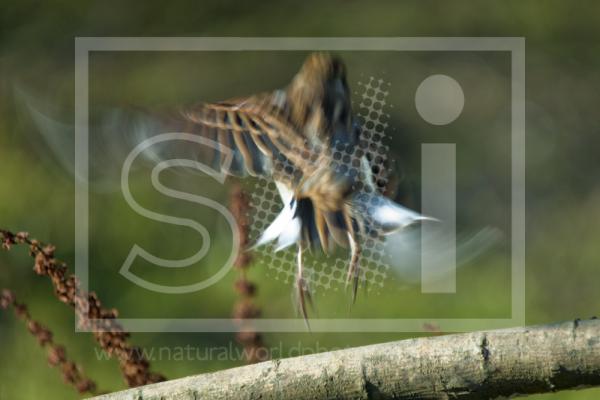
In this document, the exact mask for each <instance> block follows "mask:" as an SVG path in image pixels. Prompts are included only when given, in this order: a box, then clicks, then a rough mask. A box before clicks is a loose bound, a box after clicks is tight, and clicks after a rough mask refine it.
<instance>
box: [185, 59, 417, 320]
mask: <svg viewBox="0 0 600 400" xmlns="http://www.w3.org/2000/svg"><path fill="white" fill-rule="evenodd" d="M176 119H179V120H180V121H179V122H184V123H185V126H186V129H188V130H189V131H190V132H194V133H198V134H201V135H203V136H206V137H208V138H210V139H213V140H214V141H216V142H218V143H219V150H222V151H215V152H214V154H212V163H213V165H215V166H217V167H219V168H221V170H223V171H224V172H226V173H228V174H231V175H238V176H245V175H246V174H249V175H252V176H257V175H262V176H270V177H272V178H273V179H274V180H275V182H276V183H277V184H278V189H279V190H280V193H281V196H282V200H283V201H284V204H283V207H284V209H283V210H282V213H281V214H280V216H279V217H278V219H276V220H275V221H274V222H273V224H272V225H271V226H270V227H269V228H267V230H266V231H265V233H264V234H263V236H262V237H261V238H260V240H259V242H258V244H263V243H266V242H269V241H272V240H275V239H277V240H278V247H279V248H284V247H287V246H289V245H290V244H293V243H295V244H296V245H297V246H298V275H297V280H296V286H297V290H298V297H299V300H300V310H301V312H302V315H303V316H304V318H305V319H306V318H307V313H306V307H305V300H309V299H310V293H309V291H308V286H307V283H306V281H305V280H304V279H303V276H302V270H303V265H302V264H303V262H302V252H303V251H304V250H305V249H307V248H309V247H319V248H321V249H323V250H324V251H328V249H330V247H331V246H332V245H333V243H337V244H338V245H341V246H344V247H350V252H351V255H350V262H349V267H348V274H347V281H353V290H352V293H353V295H352V297H353V299H354V298H355V296H356V291H357V286H358V281H359V277H360V268H359V266H360V254H361V238H362V237H363V235H365V233H366V232H367V231H369V230H372V229H373V227H374V223H373V221H370V220H369V219H370V217H369V213H368V212H366V213H365V212H364V210H363V211H362V212H359V211H358V210H357V207H356V203H357V202H358V199H357V198H356V196H357V194H358V193H359V192H361V191H364V190H367V191H368V192H369V193H374V192H375V188H374V186H373V183H372V177H371V171H370V168H369V162H368V160H367V159H366V157H364V156H361V155H360V153H358V156H359V157H358V159H359V161H358V163H357V165H352V166H350V171H349V169H348V168H344V167H341V166H340V163H339V162H336V161H335V160H334V154H335V152H336V151H338V150H339V149H338V148H339V147H340V146H341V148H342V149H345V150H346V151H348V152H351V151H353V150H356V149H357V147H356V146H357V145H358V139H359V130H358V128H357V125H356V123H355V121H354V117H353V114H352V108H351V101H350V89H349V87H348V83H347V80H346V69H345V66H344V64H343V63H342V62H341V61H340V60H339V59H338V58H336V57H333V56H331V55H329V54H326V53H314V54H311V55H310V56H309V57H308V58H307V60H306V61H305V63H304V65H303V66H302V68H301V69H300V71H299V72H298V73H297V74H296V76H295V77H294V78H293V79H292V81H291V83H290V84H289V85H288V86H287V88H285V89H282V90H276V91H274V92H269V93H263V94H258V95H254V96H249V97H245V98H237V99H233V100H228V101H223V102H220V103H216V104H198V105H196V106H193V107H189V108H187V109H185V110H183V111H182V112H181V114H180V117H179V118H176ZM181 119H183V121H181ZM228 150H233V154H234V157H233V162H232V163H231V164H230V165H229V166H227V165H225V164H224V158H223V157H221V154H220V153H224V152H226V151H228ZM346 167H348V166H346ZM379 201H380V203H381V205H380V206H378V207H380V209H379V210H380V211H382V212H383V211H385V210H383V208H385V207H393V206H391V205H389V204H388V203H387V202H386V201H384V200H379ZM389 203H391V202H389ZM392 204H393V203H392ZM365 206H366V207H369V206H368V205H365ZM367 210H368V208H367ZM388 211H389V210H388ZM407 212H408V210H407ZM411 213H412V212H411ZM413 214H414V213H413ZM413 214H410V217H411V219H410V221H414V220H416V219H418V217H417V214H414V215H413ZM373 215H375V214H373ZM407 215H408V214H407ZM401 217H402V218H405V217H406V215H404V214H401ZM286 218H287V219H286ZM406 218H408V217H406ZM375 219H376V218H375ZM402 221H404V219H403V220H402ZM402 221H400V222H399V223H398V226H400V225H402V224H404V223H405V221H404V222H402Z"/></svg>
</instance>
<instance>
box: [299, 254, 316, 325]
mask: <svg viewBox="0 0 600 400" xmlns="http://www.w3.org/2000/svg"><path fill="white" fill-rule="evenodd" d="M303 251H304V247H303V246H302V245H301V244H299V245H298V275H297V276H296V289H297V291H298V303H299V304H298V306H299V308H300V312H301V313H302V317H304V321H305V322H306V324H307V325H308V314H307V313H306V301H308V302H309V303H311V302H312V299H311V296H310V291H309V290H308V283H307V282H306V280H305V279H304V277H303V267H304V263H303V260H302V252H303Z"/></svg>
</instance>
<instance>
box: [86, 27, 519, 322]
mask: <svg viewBox="0 0 600 400" xmlns="http://www.w3.org/2000/svg"><path fill="white" fill-rule="evenodd" d="M260 50H263V51H315V50H325V51H508V52H510V53H511V156H512V157H511V290H512V293H511V318H497V319H487V318H483V319H461V318H456V319H435V318H433V319H403V318H399V319H394V318H390V319H323V318H320V319H311V321H310V325H311V331H313V332H425V330H424V324H425V323H429V324H436V325H437V326H439V327H440V329H441V330H442V331H443V332H466V331H474V330H485V329H499V328H506V327H514V326H522V325H525V38H523V37H485V38H483V37H482V38H477V37H441V38H438V37H414V38H403V37H387V38H375V37H372V38H347V37H346V38H342V37H339V38H333V37H331V38H318V37H314V38H240V37H212V38H211V37H139V38H136V37H77V38H75V275H76V276H77V278H78V279H79V282H80V290H82V291H86V292H87V291H88V288H89V282H88V277H89V274H88V267H89V263H88V262H89V248H88V245H89V243H88V240H89V231H88V228H89V197H88V177H89V164H88V163H89V154H88V151H89V142H88V135H89V130H88V122H89V121H88V112H89V97H88V96H89V91H88V83H89V82H88V81H89V79H88V78H89V76H88V74H89V52H90V51H260ZM76 319H77V318H76ZM84 322H86V321H84ZM89 322H92V323H93V322H94V320H91V321H89ZM118 322H119V323H120V324H122V325H123V328H124V329H125V330H127V331H129V332H237V331H240V330H241V328H240V326H239V324H237V323H236V322H235V321H234V320H233V319H227V318H224V319H202V318H199V319H138V318H123V319H118ZM244 326H245V328H244V330H257V331H260V332H306V326H305V324H304V320H302V319H254V320H247V321H246V323H245V324H244ZM75 330H76V331H86V330H83V329H81V328H80V325H79V324H78V321H77V320H76V321H75Z"/></svg>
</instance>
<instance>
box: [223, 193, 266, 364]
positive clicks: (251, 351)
mask: <svg viewBox="0 0 600 400" xmlns="http://www.w3.org/2000/svg"><path fill="white" fill-rule="evenodd" d="M229 208H230V210H231V213H232V214H233V216H234V218H235V220H236V222H237V226H238V232H239V235H240V251H239V253H238V256H237V259H236V260H235V264H234V266H235V268H236V269H237V271H238V275H239V276H238V279H237V280H236V282H235V284H234V288H235V290H236V292H237V293H239V295H240V298H239V301H238V302H237V303H236V304H235V306H234V308H233V317H234V318H235V319H236V320H238V321H239V322H240V325H241V328H243V329H242V330H241V331H240V332H239V333H238V334H237V335H236V339H237V341H238V342H240V343H241V344H242V346H244V354H245V357H246V361H247V362H248V363H249V364H253V363H257V362H260V361H265V360H267V359H268V358H269V352H268V350H267V349H266V347H265V344H264V341H263V337H262V335H261V334H260V333H258V332H256V331H255V330H254V329H252V327H251V326H249V325H248V324H247V323H245V322H244V320H246V319H249V318H257V317H258V316H260V308H259V307H258V306H256V304H255V303H254V300H253V298H254V296H255V295H256V284H254V283H252V282H250V281H249V280H248V276H247V272H248V268H249V267H250V265H251V264H252V254H251V253H250V252H249V251H248V250H247V248H248V246H249V245H250V220H249V215H248V214H249V211H250V208H251V206H250V198H249V196H248V194H247V193H246V192H244V190H243V188H242V185H241V184H240V183H238V182H236V183H235V184H234V186H233V189H232V190H231V200H230V205H229Z"/></svg>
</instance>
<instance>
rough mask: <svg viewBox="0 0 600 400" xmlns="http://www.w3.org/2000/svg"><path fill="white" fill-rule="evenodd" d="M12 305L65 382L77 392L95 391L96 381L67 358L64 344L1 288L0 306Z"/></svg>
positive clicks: (92, 392)
mask: <svg viewBox="0 0 600 400" xmlns="http://www.w3.org/2000/svg"><path fill="white" fill-rule="evenodd" d="M9 307H12V308H13V309H14V311H15V315H16V316H17V317H18V318H20V319H21V320H23V321H24V322H25V325H26V326H27V330H28V331H29V332H30V333H31V334H32V335H33V336H34V337H35V338H36V339H37V341H38V343H39V345H40V346H41V347H43V348H46V349H47V351H48V362H49V363H50V365H52V366H53V367H56V368H59V369H60V370H61V372H62V376H63V379H64V381H65V383H67V384H70V385H72V386H74V387H75V388H76V389H77V391H78V392H79V393H91V394H94V393H96V383H95V382H94V381H92V380H91V379H90V378H88V377H86V376H85V374H84V373H83V369H82V368H81V367H80V366H79V365H77V364H75V363H74V362H73V361H71V360H69V359H68V358H67V352H66V350H65V348H64V346H61V345H59V344H57V343H55V342H54V340H53V335H52V332H51V331H50V329H48V328H47V327H46V326H44V325H42V324H41V323H39V322H38V321H36V320H34V319H33V318H32V317H31V314H30V313H29V310H28V309H27V306H26V305H25V304H24V303H21V302H18V301H17V299H16V297H15V295H14V293H13V292H12V291H10V290H8V289H3V290H2V293H1V294H0V308H2V309H4V310H6V309H7V308H9Z"/></svg>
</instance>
